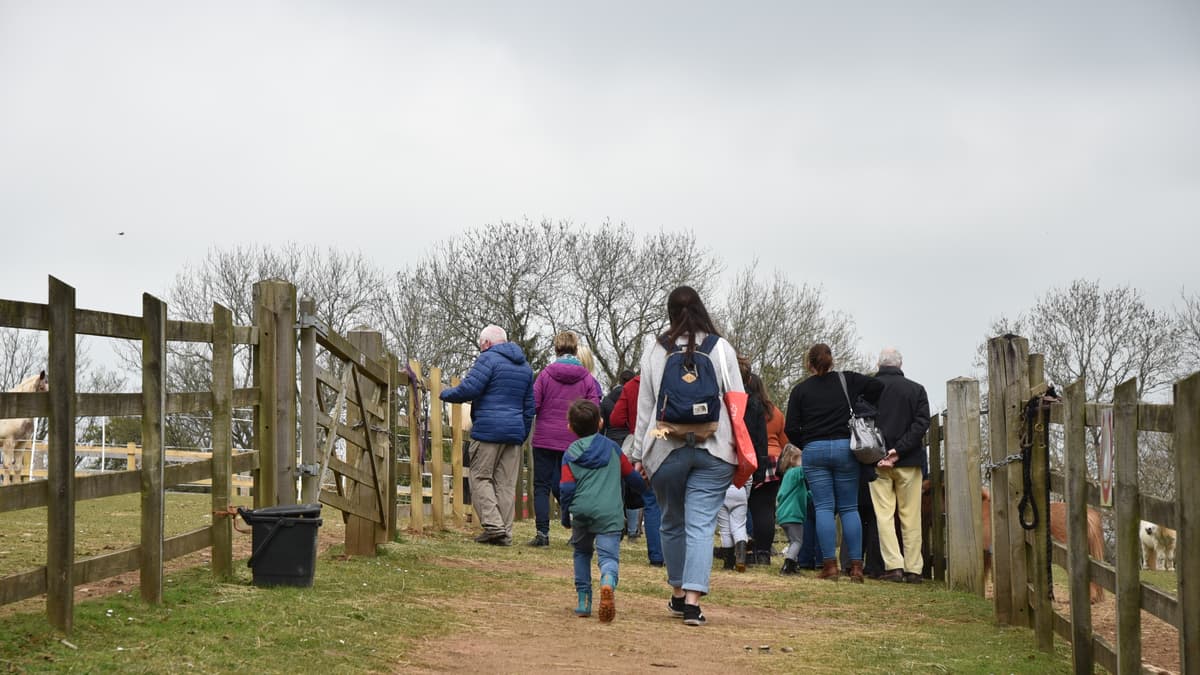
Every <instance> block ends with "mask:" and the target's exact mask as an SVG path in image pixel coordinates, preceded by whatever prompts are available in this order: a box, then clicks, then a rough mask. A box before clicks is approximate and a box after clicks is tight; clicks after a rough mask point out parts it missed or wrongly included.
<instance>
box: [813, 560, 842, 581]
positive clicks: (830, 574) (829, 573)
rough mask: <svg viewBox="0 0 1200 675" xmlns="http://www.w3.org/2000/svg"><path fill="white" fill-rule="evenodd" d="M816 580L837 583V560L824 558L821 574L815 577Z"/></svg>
mask: <svg viewBox="0 0 1200 675" xmlns="http://www.w3.org/2000/svg"><path fill="white" fill-rule="evenodd" d="M817 578H818V579H825V580H826V581H837V580H838V565H837V558H826V559H825V562H823V563H822V564H821V573H820V574H818V575H817Z"/></svg>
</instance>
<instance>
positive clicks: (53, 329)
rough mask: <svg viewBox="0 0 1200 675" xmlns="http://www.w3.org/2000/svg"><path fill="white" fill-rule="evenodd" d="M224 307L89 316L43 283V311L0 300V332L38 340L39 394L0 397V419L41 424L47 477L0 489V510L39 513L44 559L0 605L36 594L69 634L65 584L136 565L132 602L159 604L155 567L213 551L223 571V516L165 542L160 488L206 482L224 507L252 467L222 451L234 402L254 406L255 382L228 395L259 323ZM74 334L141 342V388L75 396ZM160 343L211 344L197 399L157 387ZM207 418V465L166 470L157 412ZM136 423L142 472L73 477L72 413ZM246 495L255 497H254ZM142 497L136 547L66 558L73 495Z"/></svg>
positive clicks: (251, 457)
mask: <svg viewBox="0 0 1200 675" xmlns="http://www.w3.org/2000/svg"><path fill="white" fill-rule="evenodd" d="M231 316H232V314H231V313H230V311H229V310H228V309H226V308H224V307H221V306H220V305H214V308H213V323H211V324H208V323H196V322H182V321H170V320H168V319H167V307H166V304H165V303H163V302H162V301H161V300H159V299H157V298H155V297H153V296H151V295H149V294H146V295H143V298H142V316H140V317H138V316H130V315H122V314H114V313H109V312H96V311H92V310H86V309H80V308H77V307H76V306H75V289H74V288H72V287H70V286H68V285H67V284H65V283H63V282H61V281H59V280H58V279H55V278H53V277H51V278H50V280H49V301H48V302H47V303H46V304H44V305H43V304H37V303H28V302H14V301H10V300H0V326H3V327H10V328H20V329H26V330H41V331H46V332H47V333H48V344H49V350H48V355H49V358H48V364H47V368H46V371H47V375H48V378H49V381H50V389H49V391H48V392H45V393H40V394H15V393H8V392H6V393H4V394H0V418H5V417H46V418H47V430H48V438H47V446H46V452H47V468H46V480H44V481H40V480H39V481H31V482H24V483H18V484H13V485H5V486H2V487H0V512H4V511H12V510H17V509H27V508H35V507H45V508H46V511H47V532H46V534H47V547H46V564H45V565H44V566H40V567H37V568H35V569H32V570H28V571H25V572H22V573H19V574H14V575H10V576H7V577H5V578H2V579H0V604H6V603H10V602H16V601H18V600H23V599H26V598H30V597H35V596H37V595H41V594H45V596H46V614H47V618H48V619H49V621H50V623H51V624H52V625H53V626H55V627H56V628H58V629H59V630H62V631H63V632H66V633H69V632H70V631H71V629H72V626H73V622H74V588H75V586H76V585H79V584H84V583H90V582H93V581H96V580H99V579H104V578H107V577H111V576H114V575H116V574H121V573H124V572H128V571H132V570H135V569H136V570H139V572H140V575H139V576H140V589H141V594H142V597H143V598H144V599H145V600H147V601H148V602H152V603H157V602H160V601H161V599H162V578H163V563H164V561H166V560H170V559H172V558H176V557H179V556H182V555H186V554H188V553H191V552H194V551H197V550H201V549H203V548H207V547H210V546H211V547H212V549H213V552H212V559H213V571H214V573H215V574H218V575H227V574H229V572H230V570H231V559H232V546H231V544H232V538H231V536H230V530H231V525H232V523H231V521H230V519H229V518H227V517H226V518H217V517H214V523H213V524H212V525H210V526H208V527H204V528H199V529H197V530H194V531H192V532H187V533H184V534H181V535H177V536H174V537H165V536H164V511H163V507H164V497H163V495H164V492H165V490H166V489H167V488H169V487H173V486H176V485H181V484H184V483H194V482H196V481H200V480H207V481H211V483H212V485H213V510H214V511H225V510H226V507H228V505H229V500H230V489H231V485H232V481H233V478H232V476H233V474H234V473H239V472H244V471H252V472H256V471H257V470H258V468H259V459H260V455H259V452H257V451H250V452H244V453H240V454H238V455H237V456H234V455H233V453H232V435H231V431H232V430H231V419H232V410H233V408H234V407H235V406H237V407H252V408H254V409H255V411H257V410H258V408H259V407H261V400H260V399H261V395H262V388H261V386H260V383H258V382H256V386H255V387H253V388H249V389H234V388H233V345H234V344H250V345H255V344H256V343H257V342H258V335H259V334H260V330H259V328H258V327H248V326H233V325H232V321H231ZM76 335H96V336H102V337H111V338H124V339H131V340H140V341H141V343H142V344H141V347H142V348H141V352H142V383H141V384H142V386H141V391H140V392H138V393H133V394H77V393H76V382H75V378H76V369H75V356H76V355H75V350H76V340H75V337H76ZM168 341H187V342H209V343H211V344H212V346H213V387H212V390H211V391H208V392H178V393H169V392H167V391H166V387H165V360H166V345H167V343H168ZM207 411H211V412H212V425H213V427H212V433H213V452H212V457H211V458H209V459H202V460H200V461H194V462H189V463H184V464H175V465H171V466H168V465H167V464H166V457H167V454H168V451H167V450H166V449H165V448H164V447H163V442H162V440H163V425H164V420H165V417H166V415H167V414H170V413H175V412H185V413H195V412H207ZM105 415H107V416H140V417H141V419H142V448H141V450H140V455H141V460H142V461H141V466H140V467H138V468H136V469H135V468H130V469H129V470H126V471H117V472H109V473H98V474H93V475H76V474H75V460H76V443H75V426H76V422H77V419H78V418H79V417H81V416H105ZM256 492H257V491H256ZM132 493H138V494H140V495H141V528H140V541H139V543H138V545H136V546H132V547H129V548H126V549H123V550H120V551H116V552H113V553H109V554H105V555H102V556H96V557H92V558H87V559H84V560H76V559H75V551H74V533H75V529H76V523H75V504H76V502H77V501H79V500H84V499H97V498H102V497H110V496H114V495H120V494H132Z"/></svg>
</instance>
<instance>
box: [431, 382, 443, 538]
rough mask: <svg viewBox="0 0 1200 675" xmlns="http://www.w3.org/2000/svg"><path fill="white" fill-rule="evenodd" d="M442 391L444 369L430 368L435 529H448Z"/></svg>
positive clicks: (432, 507) (432, 490)
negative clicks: (443, 466) (443, 484)
mask: <svg viewBox="0 0 1200 675" xmlns="http://www.w3.org/2000/svg"><path fill="white" fill-rule="evenodd" d="M441 393H442V369H441V368H438V367H436V366H434V367H432V368H430V369H429V438H430V440H429V458H430V460H431V461H430V467H429V472H430V474H432V476H433V477H432V478H431V479H430V488H431V490H430V493H431V494H432V495H433V497H432V499H430V509H429V510H430V514H431V516H432V518H431V519H432V520H433V529H435V530H444V529H446V516H445V512H446V505H445V501H444V500H445V498H446V495H445V494H443V493H444V490H443V489H442V482H443V480H444V478H445V476H444V475H443V474H444V471H443V468H442V465H443V457H444V455H445V453H446V447H445V443H444V442H443V440H444V439H443V438H442V413H443V411H444V410H445V406H444V405H442V399H441V398H440V397H439V396H440V394H441Z"/></svg>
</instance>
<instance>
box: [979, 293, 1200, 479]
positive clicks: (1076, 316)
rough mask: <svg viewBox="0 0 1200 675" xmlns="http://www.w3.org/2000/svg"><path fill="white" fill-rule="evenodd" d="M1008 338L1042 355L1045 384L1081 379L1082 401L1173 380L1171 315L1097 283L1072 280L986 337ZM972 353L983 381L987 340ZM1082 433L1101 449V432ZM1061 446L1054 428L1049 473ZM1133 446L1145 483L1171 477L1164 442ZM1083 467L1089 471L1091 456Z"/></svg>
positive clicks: (1148, 389)
mask: <svg viewBox="0 0 1200 675" xmlns="http://www.w3.org/2000/svg"><path fill="white" fill-rule="evenodd" d="M1006 333H1015V334H1019V335H1027V336H1028V338H1029V344H1030V351H1032V352H1037V353H1041V354H1042V355H1043V356H1044V357H1045V368H1046V378H1047V379H1048V380H1050V381H1051V382H1054V383H1055V384H1057V385H1058V386H1059V387H1062V386H1063V385H1066V384H1068V383H1070V382H1074V381H1075V380H1077V379H1079V378H1080V377H1085V378H1086V394H1087V399H1088V400H1089V401H1101V402H1104V401H1111V400H1112V391H1113V388H1114V387H1115V386H1116V385H1118V384H1120V383H1121V382H1124V381H1126V380H1128V379H1129V378H1130V377H1136V378H1137V379H1138V397H1139V398H1144V397H1145V396H1147V395H1153V394H1155V393H1158V392H1161V391H1163V390H1164V389H1165V388H1166V387H1167V386H1169V385H1170V383H1171V382H1172V381H1173V379H1174V378H1175V376H1176V375H1177V368H1176V364H1177V363H1178V362H1179V361H1180V357H1181V344H1182V342H1181V334H1182V333H1183V331H1182V330H1181V328H1180V321H1179V320H1178V319H1177V318H1176V317H1173V316H1171V315H1170V314H1168V313H1167V312H1163V311H1159V310H1156V309H1154V308H1151V307H1149V306H1147V305H1146V303H1145V302H1144V300H1143V299H1142V295H1141V292H1140V291H1138V290H1136V289H1134V288H1131V287H1129V286H1120V287H1117V288H1112V289H1103V288H1101V287H1100V284H1099V283H1098V282H1095V281H1088V280H1076V281H1074V282H1072V283H1071V285H1070V286H1068V287H1066V288H1057V289H1052V290H1050V291H1049V292H1047V293H1046V294H1045V295H1044V296H1042V297H1041V298H1039V299H1038V301H1037V302H1036V303H1035V305H1034V307H1033V308H1032V309H1031V310H1030V311H1029V312H1028V313H1027V314H1020V315H1018V316H1016V317H1015V318H1010V317H1006V316H1001V317H1000V319H998V320H996V321H994V322H993V324H992V327H991V332H990V335H1003V334H1006ZM977 354H978V357H977V361H976V366H979V367H982V369H983V372H984V376H985V377H986V370H987V367H986V364H987V342H986V340H985V341H984V343H983V344H981V345H980V348H979V351H978V353H977ZM986 389H987V386H986V384H985V385H984V391H986ZM1060 393H1061V389H1060ZM985 405H986V403H985ZM985 426H986V418H985ZM1088 435H1089V437H1090V438H1091V443H1092V444H1093V445H1095V444H1098V443H1099V439H1100V431H1099V429H1090V430H1089V434H1088ZM1061 444H1062V435H1061V431H1060V430H1058V429H1057V428H1055V429H1052V431H1051V444H1050V448H1051V463H1052V464H1053V465H1054V466H1055V467H1061V465H1062V447H1061ZM1138 448H1139V456H1140V457H1141V462H1140V464H1141V473H1142V475H1143V480H1153V481H1159V480H1162V479H1164V478H1166V477H1169V476H1171V475H1172V474H1171V471H1172V469H1171V466H1172V464H1171V455H1170V440H1169V438H1165V437H1164V436H1163V435H1161V434H1146V433H1142V434H1139V446H1138ZM1088 464H1089V466H1090V467H1091V469H1092V470H1093V471H1094V470H1095V455H1094V454H1093V453H1091V452H1089V453H1088ZM1164 496H1166V495H1164Z"/></svg>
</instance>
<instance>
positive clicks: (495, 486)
mask: <svg viewBox="0 0 1200 675" xmlns="http://www.w3.org/2000/svg"><path fill="white" fill-rule="evenodd" d="M442 400H443V401H448V402H450V403H465V402H467V401H470V402H471V447H470V450H469V453H470V456H471V467H470V479H471V506H472V507H473V508H474V509H475V513H476V515H477V516H478V517H479V524H480V525H481V526H483V532H482V533H481V534H480V535H479V536H477V537H475V541H477V542H479V543H481V544H494V545H497V546H510V545H512V524H513V515H514V508H515V500H514V498H515V496H516V490H517V477H518V472H519V470H520V467H521V445H522V444H523V443H524V442H525V439H526V438H529V430H530V427H531V426H532V425H533V413H534V407H533V370H532V369H531V368H530V367H529V362H528V361H526V360H525V353H524V352H522V351H521V348H520V347H518V346H517V345H516V344H514V343H512V342H509V341H508V335H507V334H506V333H505V332H504V329H503V328H501V327H499V326H494V325H493V326H488V327H487V328H484V329H483V331H481V332H480V333H479V358H478V359H476V360H475V363H474V365H472V366H471V370H470V371H468V372H467V375H466V377H464V378H463V381H462V383H461V384H459V385H458V386H457V387H451V388H450V389H447V390H445V391H443V392H442Z"/></svg>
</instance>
